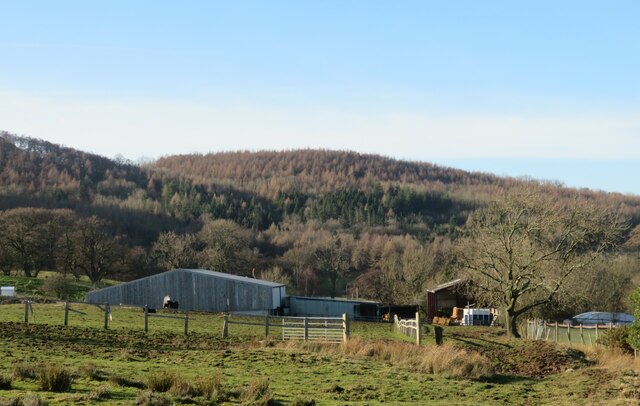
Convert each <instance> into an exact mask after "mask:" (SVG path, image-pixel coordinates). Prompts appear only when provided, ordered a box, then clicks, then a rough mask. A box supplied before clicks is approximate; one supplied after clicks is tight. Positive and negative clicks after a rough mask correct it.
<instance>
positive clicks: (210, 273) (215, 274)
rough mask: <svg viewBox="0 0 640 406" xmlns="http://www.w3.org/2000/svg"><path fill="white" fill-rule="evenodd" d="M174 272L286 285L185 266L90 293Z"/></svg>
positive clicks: (269, 285) (264, 284)
mask: <svg viewBox="0 0 640 406" xmlns="http://www.w3.org/2000/svg"><path fill="white" fill-rule="evenodd" d="M173 272H180V273H184V272H186V273H195V274H200V275H205V276H210V277H212V278H220V279H228V280H232V281H236V282H242V283H250V284H252V285H261V286H267V287H271V288H277V287H280V286H285V285H284V284H282V283H276V282H269V281H265V280H262V279H254V278H249V277H247V276H238V275H231V274H228V273H223V272H216V271H208V270H206V269H184V268H179V269H174V270H172V271H168V272H161V273H157V274H155V275H151V276H147V277H144V278H140V279H134V280H132V281H129V282H125V283H121V284H118V285H113V286H108V287H106V288H102V289H98V290H93V291H91V292H89V293H90V294H91V293H94V292H100V291H104V290H109V289H117V288H119V287H120V286H122V285H126V284H129V283H135V282H138V281H143V280H145V279H151V278H158V277H162V275H166V274H170V273H173Z"/></svg>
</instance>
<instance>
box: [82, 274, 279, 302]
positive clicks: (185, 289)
mask: <svg viewBox="0 0 640 406" xmlns="http://www.w3.org/2000/svg"><path fill="white" fill-rule="evenodd" d="M273 292H274V289H273V287H271V286H264V285H261V284H255V283H251V282H250V281H246V282H245V281H238V280H233V279H226V278H221V277H217V276H212V275H206V274H202V273H196V272H189V271H188V270H176V271H171V272H164V273H161V274H158V275H154V276H150V277H148V278H143V279H138V280H136V281H132V282H128V283H124V284H122V285H117V286H112V287H109V288H105V289H101V290H98V291H94V292H89V293H87V297H86V301H87V302H88V303H96V304H98V303H110V304H126V305H134V306H144V305H148V306H149V307H150V308H161V307H162V301H163V299H164V296H165V295H169V296H171V299H172V300H174V301H178V302H179V303H180V310H196V311H210V312H223V311H251V310H271V309H273Z"/></svg>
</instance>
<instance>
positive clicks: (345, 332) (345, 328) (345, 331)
mask: <svg viewBox="0 0 640 406" xmlns="http://www.w3.org/2000/svg"><path fill="white" fill-rule="evenodd" d="M349 330H350V328H349V316H347V313H342V341H344V342H345V343H346V342H347V340H349V335H350V331H349Z"/></svg>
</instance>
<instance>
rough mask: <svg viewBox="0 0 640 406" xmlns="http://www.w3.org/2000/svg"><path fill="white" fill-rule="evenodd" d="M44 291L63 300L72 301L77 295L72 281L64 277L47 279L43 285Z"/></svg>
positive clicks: (57, 276)
mask: <svg viewBox="0 0 640 406" xmlns="http://www.w3.org/2000/svg"><path fill="white" fill-rule="evenodd" d="M42 290H43V291H44V292H45V293H47V294H48V295H49V296H54V297H56V298H58V299H63V300H68V299H71V298H72V297H73V296H74V295H75V294H76V288H75V287H74V286H73V283H72V282H71V279H69V278H66V277H65V276H64V275H54V276H51V277H49V278H47V279H46V280H45V281H44V283H43V284H42Z"/></svg>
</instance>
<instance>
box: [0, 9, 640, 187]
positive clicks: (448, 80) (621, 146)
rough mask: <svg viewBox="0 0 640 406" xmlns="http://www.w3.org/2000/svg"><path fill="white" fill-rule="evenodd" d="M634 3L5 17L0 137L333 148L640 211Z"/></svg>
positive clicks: (148, 147) (195, 148) (93, 143)
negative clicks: (574, 193)
mask: <svg viewBox="0 0 640 406" xmlns="http://www.w3.org/2000/svg"><path fill="white" fill-rule="evenodd" d="M639 12H640V3H639V2H637V1H628V2H625V1H616V2H601V1H584V0H582V1H562V2H558V1H530V2H507V1H501V2H498V1H493V2H490V1H487V2H479V1H456V2H435V1H398V2H388V1H319V0H318V1H302V0H298V1H271V2H266V1H233V2H228V1H227V2H222V1H219V2H217V1H200V2H197V1H185V2H169V1H164V2H163V1H135V2H124V1H112V2H83V1H59V2H45V1H41V2H38V1H25V2H5V3H4V4H2V5H0V15H2V16H3V24H2V25H0V52H1V55H3V58H2V59H3V62H2V63H0V129H4V130H7V131H10V132H13V133H18V134H24V135H29V136H33V137H37V138H43V139H47V140H50V141H52V142H57V143H62V144H65V145H68V146H72V147H75V148H79V149H84V150H89V151H92V152H96V153H100V154H103V155H107V156H114V155H116V154H122V155H124V156H125V157H127V158H130V159H134V160H135V159H137V158H138V157H141V156H146V157H158V156H161V155H167V154H174V153H189V152H203V153H206V152H209V151H220V150H237V149H249V150H257V149H291V148H306V147H311V148H317V147H320V148H331V149H350V150H356V151H360V152H369V153H379V154H383V155H387V156H392V157H396V158H400V159H411V160H422V161H430V162H436V163H440V164H443V165H447V166H455V167H460V168H463V169H469V170H480V171H486V172H495V173H497V174H499V175H508V176H522V175H529V176H533V177H536V178H542V179H552V180H559V181H561V182H564V183H565V184H567V185H569V186H577V187H589V188H595V189H602V190H607V191H617V192H623V193H634V194H640V180H639V178H638V176H636V174H638V173H639V172H640V158H639V157H638V153H639V152H640V110H639V108H640V80H638V77H637V72H640V41H638V39H640V25H638V24H637V16H638V15H640V13H639Z"/></svg>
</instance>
